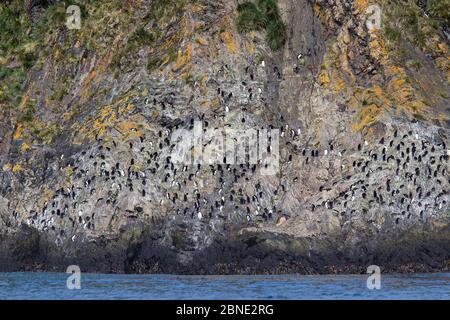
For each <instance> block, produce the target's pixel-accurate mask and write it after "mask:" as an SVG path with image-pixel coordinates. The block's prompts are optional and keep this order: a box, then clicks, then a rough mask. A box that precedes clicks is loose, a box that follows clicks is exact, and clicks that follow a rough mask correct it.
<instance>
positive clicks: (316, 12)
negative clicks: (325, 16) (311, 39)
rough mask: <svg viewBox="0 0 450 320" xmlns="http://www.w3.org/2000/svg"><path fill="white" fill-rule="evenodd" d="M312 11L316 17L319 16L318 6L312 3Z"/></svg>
mask: <svg viewBox="0 0 450 320" xmlns="http://www.w3.org/2000/svg"><path fill="white" fill-rule="evenodd" d="M313 9H314V13H315V14H316V16H319V14H320V4H318V3H314V7H313Z"/></svg>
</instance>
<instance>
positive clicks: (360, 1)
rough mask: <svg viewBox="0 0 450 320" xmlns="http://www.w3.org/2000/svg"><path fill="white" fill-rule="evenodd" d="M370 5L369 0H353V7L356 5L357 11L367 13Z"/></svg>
mask: <svg viewBox="0 0 450 320" xmlns="http://www.w3.org/2000/svg"><path fill="white" fill-rule="evenodd" d="M368 6H369V2H368V1H367V0H355V1H353V7H355V10H356V12H357V13H365V12H366V9H367V7H368Z"/></svg>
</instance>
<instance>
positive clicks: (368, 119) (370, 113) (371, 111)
mask: <svg viewBox="0 0 450 320" xmlns="http://www.w3.org/2000/svg"><path fill="white" fill-rule="evenodd" d="M380 112H381V109H380V108H378V106H376V105H375V104H372V105H370V106H368V107H366V108H364V109H363V110H361V111H360V113H359V114H358V116H357V117H356V121H355V122H354V123H353V124H352V130H353V131H360V130H361V129H363V128H365V127H367V126H369V125H371V124H372V123H374V122H375V121H376V120H377V119H378V117H379V116H380Z"/></svg>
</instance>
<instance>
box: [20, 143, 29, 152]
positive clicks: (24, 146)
mask: <svg viewBox="0 0 450 320" xmlns="http://www.w3.org/2000/svg"><path fill="white" fill-rule="evenodd" d="M30 149H31V147H30V145H29V144H28V143H26V142H23V143H22V144H21V145H20V151H22V152H26V151H28V150H30Z"/></svg>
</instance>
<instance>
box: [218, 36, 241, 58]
mask: <svg viewBox="0 0 450 320" xmlns="http://www.w3.org/2000/svg"><path fill="white" fill-rule="evenodd" d="M220 38H221V39H222V42H223V43H225V46H226V48H227V50H228V51H229V52H230V53H232V54H236V53H237V52H238V45H237V41H236V39H235V38H234V36H233V35H232V34H231V33H230V32H228V31H224V32H222V33H220Z"/></svg>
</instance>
